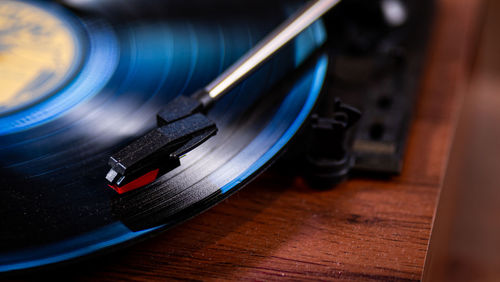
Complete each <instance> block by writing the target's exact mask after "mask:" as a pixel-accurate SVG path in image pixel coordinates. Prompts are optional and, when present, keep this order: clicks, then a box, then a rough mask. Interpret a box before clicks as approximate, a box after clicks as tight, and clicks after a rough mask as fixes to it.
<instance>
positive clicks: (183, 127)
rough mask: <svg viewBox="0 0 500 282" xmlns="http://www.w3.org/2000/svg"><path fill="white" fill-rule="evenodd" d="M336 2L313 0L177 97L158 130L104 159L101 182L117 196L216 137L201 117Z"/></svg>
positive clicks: (209, 123) (164, 112)
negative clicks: (192, 90)
mask: <svg viewBox="0 0 500 282" xmlns="http://www.w3.org/2000/svg"><path fill="white" fill-rule="evenodd" d="M340 1H341V0H313V1H310V2H309V3H308V4H306V6H305V7H303V8H302V9H300V10H299V11H298V12H297V13H295V14H294V15H293V16H292V17H290V18H289V19H288V20H286V21H285V22H284V23H282V24H281V25H280V26H279V27H278V28H276V29H275V30H274V31H272V32H271V33H270V34H269V35H267V36H266V37H265V38H264V39H263V40H262V41H260V42H259V43H258V44H257V45H256V46H255V47H254V48H252V49H251V50H250V51H248V52H247V53H246V54H245V55H244V56H243V57H241V58H240V59H239V60H238V61H237V62H236V63H234V64H233V65H232V66H230V67H229V68H228V69H227V70H226V71H225V72H223V73H222V74H221V75H219V76H218V77H217V78H216V79H215V80H214V81H212V82H211V83H210V84H209V85H207V86H206V87H205V88H203V89H202V90H200V91H198V92H196V93H195V94H193V95H191V96H189V97H187V96H180V97H178V98H176V99H174V100H173V101H171V102H170V103H169V104H167V106H166V107H165V108H164V109H163V110H162V111H160V112H159V113H158V115H157V119H158V127H157V128H156V129H154V130H152V131H150V132H149V133H147V134H146V135H144V136H142V137H141V138H139V139H138V140H136V141H134V142H133V143H132V144H130V145H128V146H127V147H125V148H123V149H122V150H120V151H119V152H118V153H116V154H114V155H113V156H111V157H110V158H109V165H110V166H111V169H110V170H109V172H108V174H107V175H106V179H107V180H108V181H109V182H110V183H111V185H110V186H111V187H112V188H113V189H115V190H116V191H117V192H119V193H123V192H127V191H129V190H133V189H135V188H138V187H140V186H143V185H145V184H147V183H148V182H152V181H153V180H154V179H155V178H156V177H157V176H158V175H160V174H161V172H162V171H168V170H171V169H173V168H175V167H177V166H179V165H180V157H181V156H182V155H183V154H185V153H187V152H189V151H190V150H192V149H194V148H195V147H197V146H198V145H200V144H202V143H203V142H204V141H206V140H207V139H208V138H210V137H211V136H213V135H215V134H216V132H217V127H216V125H215V123H214V122H213V121H211V120H209V119H208V118H207V117H206V116H205V115H203V113H204V112H206V111H207V109H208V108H210V107H211V105H212V104H213V103H214V102H215V101H216V100H217V99H219V98H221V97H222V96H223V95H224V94H226V93H228V91H229V90H231V89H232V88H233V87H234V86H236V85H237V84H238V83H240V82H241V81H242V80H243V79H245V78H246V77H247V76H248V75H249V74H251V73H252V72H253V71H255V70H256V69H257V68H258V67H259V66H260V65H262V64H263V63H264V62H266V61H267V60H268V59H269V58H270V57H271V56H272V55H274V54H275V53H276V52H277V51H278V50H280V49H281V48H282V47H283V46H284V45H286V44H287V43H288V42H290V41H291V40H292V39H293V38H295V37H296V36H297V35H298V34H299V33H300V32H302V31H303V30H304V29H306V28H307V27H308V26H310V25H311V24H312V23H314V22H315V21H316V20H317V19H319V18H320V17H321V16H322V15H323V14H324V13H326V12H327V11H328V10H330V9H331V8H332V7H334V6H335V5H337V4H338V3H339V2H340Z"/></svg>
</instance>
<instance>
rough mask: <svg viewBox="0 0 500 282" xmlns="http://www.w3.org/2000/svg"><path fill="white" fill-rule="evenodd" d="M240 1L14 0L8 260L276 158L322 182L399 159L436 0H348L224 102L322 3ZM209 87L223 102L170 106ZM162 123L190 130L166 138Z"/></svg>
mask: <svg viewBox="0 0 500 282" xmlns="http://www.w3.org/2000/svg"><path fill="white" fill-rule="evenodd" d="M233 2H234V1H222V0H221V1H219V0H217V1H210V2H209V1H196V0H189V1H182V3H180V2H178V1H135V0H132V1H127V2H125V3H124V2H123V1H111V0H109V1H74V0H67V1H39V2H31V1H13V0H5V1H2V2H1V3H0V85H2V88H3V89H2V93H1V95H0V168H1V169H0V210H1V217H2V220H1V222H0V239H1V240H0V271H2V272H11V271H19V270H25V269H33V268H40V267H45V266H50V265H55V264H58V263H63V262H68V261H73V260H76V259H79V258H82V257H88V256H90V255H95V254H99V253H103V252H106V251H110V250H114V249H117V248H120V247H123V246H126V245H128V244H130V243H132V242H136V241H138V240H140V239H143V238H147V237H150V236H152V235H155V234H158V233H159V232H162V231H164V230H167V229H170V228H172V227H173V226H175V225H177V224H179V223H181V222H183V221H185V220H187V219H189V218H191V217H193V216H195V215H198V214H199V213H201V212H203V211H205V210H207V209H208V208H210V207H212V206H214V205H215V204H217V203H219V202H221V201H222V200H224V199H226V198H227V197H229V196H230V195H232V194H233V193H235V192H236V191H238V190H239V189H240V188H242V187H243V186H244V185H246V184H248V183H249V182H251V181H252V180H253V179H254V178H255V177H256V176H257V175H258V174H259V173H261V172H262V171H263V170H265V169H266V168H268V167H269V165H270V164H272V163H274V162H275V163H276V165H274V166H273V170H274V171H275V173H277V174H279V175H290V174H293V175H298V176H301V177H303V179H305V180H306V181H307V183H308V187H314V188H315V189H329V188H332V187H333V186H335V184H337V183H340V182H341V181H342V180H344V179H345V178H346V177H347V176H348V175H349V174H350V173H353V172H356V173H359V172H363V173H366V172H369V173H373V172H376V173H379V174H382V175H392V174H397V173H398V172H400V170H401V165H402V158H403V153H404V151H405V144H406V136H407V129H408V125H409V123H410V121H411V118H412V115H411V112H412V109H413V103H414V99H415V93H416V90H417V86H418V82H419V77H420V73H421V67H422V62H423V57H424V55H425V49H426V48H425V47H426V42H427V41H426V39H427V37H428V31H429V28H428V27H429V25H430V21H429V18H430V16H431V14H432V6H433V5H432V1H419V2H418V3H417V2H412V1H395V0H394V1H374V2H373V3H371V4H362V3H361V2H363V1H354V0H352V1H344V2H342V3H340V4H338V7H335V8H332V11H330V12H329V13H328V14H327V15H326V16H325V17H324V18H323V19H320V20H318V21H316V20H315V19H314V20H311V22H310V23H309V24H307V26H306V27H304V29H303V30H301V31H300V33H299V34H298V35H297V36H296V37H295V36H293V38H290V40H291V42H289V43H288V44H286V45H285V44H283V45H284V46H283V47H282V46H279V47H280V48H277V49H276V50H274V51H273V56H272V57H271V58H270V59H269V60H267V61H265V62H262V64H259V67H258V69H257V70H256V71H254V72H252V73H248V74H245V75H242V76H241V79H240V78H238V79H237V80H238V82H239V83H238V84H237V85H234V86H231V87H229V88H228V89H224V91H220V92H224V93H223V94H224V95H221V97H220V98H219V97H217V99H216V100H217V101H216V102H213V103H212V101H209V102H207V103H206V104H207V105H208V104H209V103H210V105H209V106H207V105H205V104H203V103H204V102H206V101H208V100H207V99H210V97H211V98H214V97H215V96H217V94H215V95H208V94H213V93H215V92H217V91H214V92H213V93H210V91H204V90H206V89H207V88H204V87H205V86H207V85H209V86H210V85H212V86H214V87H213V88H210V90H214V89H217V87H218V85H221V83H220V82H221V81H220V80H217V79H216V78H217V77H218V76H219V75H220V74H221V73H222V74H224V70H226V69H228V68H229V67H230V66H231V65H232V64H233V63H235V62H237V60H238V59H240V58H241V57H242V56H244V54H245V53H246V52H247V51H248V50H250V49H251V48H252V47H254V48H255V45H256V44H258V43H259V42H262V41H261V40H262V39H263V38H264V41H265V40H266V39H265V38H266V37H265V36H266V35H268V34H269V33H270V32H271V31H272V30H274V29H275V28H276V27H277V26H279V25H280V24H281V23H282V22H284V21H285V23H286V20H287V19H290V18H291V17H292V16H293V15H295V14H297V10H299V9H300V8H301V7H304V5H305V4H304V2H302V1H273V2H272V3H269V1H250V2H249V3H245V5H242V4H241V3H239V2H238V3H233ZM317 2H318V3H319V2H321V1H317ZM330 2H331V3H332V5H336V4H337V1H330ZM311 3H313V4H311V5H314V3H315V2H311ZM380 3H382V4H380ZM387 3H389V4H387ZM391 3H392V4H391ZM359 5H363V7H365V8H364V9H358V7H359ZM384 5H385V6H384ZM387 5H389V6H387ZM391 5H392V6H391ZM193 7H196V8H193ZM306 7H307V8H310V6H306ZM329 8H331V7H329ZM299 11H300V10H299ZM409 11H410V12H411V13H410V12H409ZM412 15H419V16H418V17H417V16H412ZM271 35H273V36H274V35H275V34H272V33H271ZM271 38H272V36H271ZM257 47H258V46H257ZM278 49H279V50H278ZM274 53H275V54H274ZM243 58H245V57H243ZM230 70H231V69H230ZM233 71H234V69H233ZM225 77H227V76H225ZM214 79H216V80H215V82H218V83H215V84H214V83H212V84H210V83H211V82H214ZM200 89H202V93H201V94H199V93H200V92H197V91H199V90H200ZM203 91H204V92H203ZM192 93H198V94H196V95H195V96H192V97H197V99H198V98H199V99H198V102H200V101H201V103H202V104H203V107H205V106H206V108H203V109H201V110H199V109H198V108H197V110H196V111H190V112H189V114H188V115H184V114H183V116H182V117H175V118H174V119H169V118H170V116H169V115H171V114H172V113H175V112H176V111H177V110H178V109H181V108H182V107H184V106H185V105H187V104H189V103H190V102H189V101H187V102H185V101H184V100H182V99H184V98H179V97H188V96H186V95H189V94H192ZM203 95H205V96H203ZM207 95H208V96H207ZM179 99H181V100H182V101H181V100H179ZM173 101H174V102H173ZM179 101H180V102H179ZM172 103H173V104H172ZM186 107H187V106H186ZM358 109H359V110H360V112H362V113H363V115H362V116H361V117H360V116H359V111H358ZM387 109H391V110H387ZM157 113H159V114H158V116H159V117H160V118H158V117H157ZM162 113H163V114H162ZM185 116H189V118H190V119H189V124H187V125H186V124H184V123H182V122H178V121H179V120H180V121H184V120H185ZM192 117H195V118H193V119H191V118H192ZM157 119H158V121H157ZM172 124H173V125H172ZM193 124H195V125H197V126H199V127H197V128H195V129H193V130H192V131H189V130H187V131H186V132H188V131H189V134H187V133H186V134H187V135H189V138H191V139H185V138H184V137H185V136H187V135H185V134H184V131H183V130H185V129H186V128H188V127H189V126H192V125H193ZM189 128H191V127H189ZM159 129H161V130H163V131H162V132H168V134H166V136H169V138H170V137H171V136H172V134H177V133H179V132H183V135H182V136H180V137H179V138H177V139H176V138H171V140H175V142H173V143H169V142H171V140H170V139H169V141H168V142H166V141H165V144H167V143H168V145H169V146H162V147H161V148H159V147H158V148H156V147H155V149H154V150H153V149H151V148H153V147H154V146H156V145H157V144H159V143H161V142H163V141H160V139H155V138H156V137H154V136H156V135H154V134H156V133H155V132H159V131H158V130H159ZM148 132H149V133H148ZM151 132H153V133H151ZM161 134H163V133H161ZM153 135H154V136H153ZM162 136H163V135H162ZM141 138H142V139H141ZM144 138H145V139H144ZM158 138H163V137H158ZM183 138H184V139H183ZM138 140H139V141H138ZM140 140H146V141H140ZM151 140H153V141H154V142H151V143H147V142H149V141H151ZM193 140H194V141H193ZM134 142H135V143H134ZM137 142H142V143H137ZM144 142H146V143H144ZM131 144H132V145H131ZM133 144H139V145H137V146H136V147H134V145H133ZM172 144H173V145H172ZM170 145H172V146H170ZM167 147H168V150H167V149H165V148H167ZM127 148H128V149H127ZM130 148H132V149H130ZM143 149H144V150H146V149H147V150H146V151H147V152H146V153H144V152H143V151H140V150H143ZM150 149H151V150H150ZM132 151H133V152H134V153H130V152H132ZM138 151H140V152H141V153H140V154H139V155H140V158H137V161H136V159H134V161H133V162H132V161H131V162H130V164H132V163H133V164H134V165H135V164H136V163H140V165H138V166H137V167H136V166H134V167H133V168H132V169H129V167H126V166H127V165H128V164H127V163H126V162H125V161H124V160H126V159H127V158H129V157H130V156H132V157H135V156H137V154H136V152H138ZM123 152H125V153H123ZM165 152H166V153H165ZM160 153H161V154H160ZM145 155H147V156H148V157H147V158H145V157H144V156H145ZM150 155H151V156H152V157H149V156H150ZM110 157H111V159H110ZM132 157H130V158H132ZM144 159H147V160H146V161H144ZM110 160H111V161H110ZM110 164H111V167H110ZM121 167H123V170H121ZM130 167H132V165H131V166H130ZM128 171H133V173H130V175H132V177H128V175H129V174H127V173H128ZM125 176H127V177H125ZM110 186H111V188H113V189H111V188H110ZM311 189H313V188H311ZM117 192H118V193H117Z"/></svg>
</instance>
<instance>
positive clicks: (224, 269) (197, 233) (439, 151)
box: [46, 0, 481, 280]
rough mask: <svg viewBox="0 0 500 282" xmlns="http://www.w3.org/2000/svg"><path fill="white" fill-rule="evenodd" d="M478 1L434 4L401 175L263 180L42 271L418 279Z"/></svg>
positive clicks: (104, 275) (108, 275) (144, 276)
mask: <svg viewBox="0 0 500 282" xmlns="http://www.w3.org/2000/svg"><path fill="white" fill-rule="evenodd" d="M480 6H481V1H472V0H462V1H460V0H439V1H438V9H437V15H436V16H437V21H436V23H435V27H434V30H433V36H432V40H431V48H430V54H429V56H428V63H427V65H426V72H425V78H424V81H423V83H422V89H421V93H420V97H419V102H418V105H417V109H416V118H415V120H414V122H413V125H412V127H411V132H410V137H409V144H408V151H407V154H406V160H405V164H404V169H403V173H402V174H401V176H399V177H395V178H393V179H392V180H389V181H387V180H373V179H351V180H349V181H347V182H345V183H343V184H341V185H339V186H338V187H336V188H335V189H332V190H328V191H317V190H312V189H310V188H309V187H308V186H307V185H306V184H305V183H304V181H303V180H302V179H300V178H296V179H290V178H289V177H285V176H280V175H273V174H272V173H265V174H263V175H262V176H260V177H259V178H257V179H256V180H255V181H254V182H252V183H251V184H250V185H248V186H247V187H246V188H244V189H243V190H242V191H241V192H239V193H237V194H236V195H234V196H232V197H230V198H229V199H228V200H226V201H225V202H223V203H221V204H219V205H218V206H216V207H215V208H213V209H211V210H209V211H208V212H206V213H204V214H202V215H200V216H198V217H196V218H194V219H192V220H190V221H189V222H187V223H185V224H183V225H181V226H179V227H177V228H174V229H173V230H170V231H167V232H165V233H163V234H161V235H159V236H157V237H155V238H153V239H151V240H147V241H145V242H142V243H139V244H137V245H135V246H133V247H131V248H128V249H125V250H123V251H119V252H116V253H113V254H111V255H108V256H104V257H101V258H98V259H96V260H92V261H90V262H86V263H84V264H78V265H76V266H73V267H71V268H69V269H62V270H59V271H57V272H51V273H47V274H46V275H50V276H53V275H71V276H73V277H74V278H80V279H88V278H98V279H99V280H102V279H125V278H127V279H137V280H150V279H169V278H176V279H198V280H201V279H203V280H207V279H230V280H233V279H258V280H270V279H279V278H285V279H305V278H308V279H311V278H312V279H322V280H324V279H335V278H340V279H354V280H361V279H376V280H393V279H405V280H406V279H409V280H417V279H420V278H421V275H422V272H423V266H424V260H425V257H426V253H427V248H428V243H429V237H430V234H431V228H432V223H433V217H434V214H435V210H436V205H437V202H438V196H439V193H440V187H441V183H442V179H443V175H444V171H445V169H446V166H447V158H448V154H449V150H450V146H451V143H452V139H453V134H454V130H455V126H456V121H457V116H458V112H459V109H460V107H461V101H462V96H463V91H462V86H463V85H464V84H463V83H464V81H465V78H466V77H467V71H468V69H469V65H470V60H469V59H470V55H471V54H473V52H472V51H473V48H472V47H473V46H474V44H473V42H474V41H475V36H476V34H477V32H476V26H477V23H478V20H477V19H478V14H479V13H478V11H479V9H480Z"/></svg>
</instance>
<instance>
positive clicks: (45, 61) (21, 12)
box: [0, 1, 81, 115]
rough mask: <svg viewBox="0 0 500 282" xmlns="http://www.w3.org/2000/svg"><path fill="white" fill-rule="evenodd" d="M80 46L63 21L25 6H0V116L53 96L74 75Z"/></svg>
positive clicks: (27, 5)
mask: <svg viewBox="0 0 500 282" xmlns="http://www.w3.org/2000/svg"><path fill="white" fill-rule="evenodd" d="M78 45H79V42H78V40H77V39H76V38H75V36H74V32H73V30H72V28H71V25H70V24H68V23H67V22H66V21H65V20H64V18H62V17H59V16H58V15H56V14H55V13H52V12H51V11H49V10H46V9H44V8H43V6H42V5H34V4H30V3H27V2H14V1H2V2H0V61H1V62H2V63H1V64H0V85H2V93H0V115H3V114H7V113H8V112H11V111H15V110H17V109H20V108H23V107H26V106H29V105H30V104H33V103H36V102H37V101H39V100H41V99H43V98H45V97H47V96H48V95H50V94H52V93H54V91H55V90H56V89H57V88H59V87H61V85H63V84H64V83H65V82H66V81H67V80H68V79H69V77H70V76H71V75H72V74H74V72H75V70H76V68H77V66H78V65H79V61H80V60H81V57H80V56H79V47H78Z"/></svg>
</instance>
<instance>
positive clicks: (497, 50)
mask: <svg viewBox="0 0 500 282" xmlns="http://www.w3.org/2000/svg"><path fill="white" fill-rule="evenodd" d="M462 2H463V1H462ZM465 2H467V1H465ZM483 2H484V3H483V5H482V9H481V11H480V13H481V15H479V16H478V20H479V21H480V23H479V24H478V26H479V29H480V30H479V31H478V32H477V34H478V36H477V45H476V46H475V52H474V54H473V60H472V66H471V68H470V70H471V71H470V76H469V78H468V79H467V83H465V84H464V87H465V88H464V89H462V90H461V91H465V95H464V100H463V101H462V111H461V114H460V118H459V121H458V125H457V131H456V136H455V138H454V144H453V147H452V150H451V155H450V158H449V163H448V169H447V172H446V175H445V178H444V185H443V190H442V191H441V196H440V200H439V205H438V210H437V214H436V218H435V224H434V229H433V232H432V237H431V242H430V249H429V253H428V255H427V260H426V267H425V268H424V272H425V273H424V280H427V281H499V280H500V220H499V218H500V189H499V188H500V146H499V145H500V143H499V142H500V126H499V125H500V95H499V94H500V37H499V34H500V1H497V0H489V1H483ZM456 32H463V31H461V30H457V31H456Z"/></svg>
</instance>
